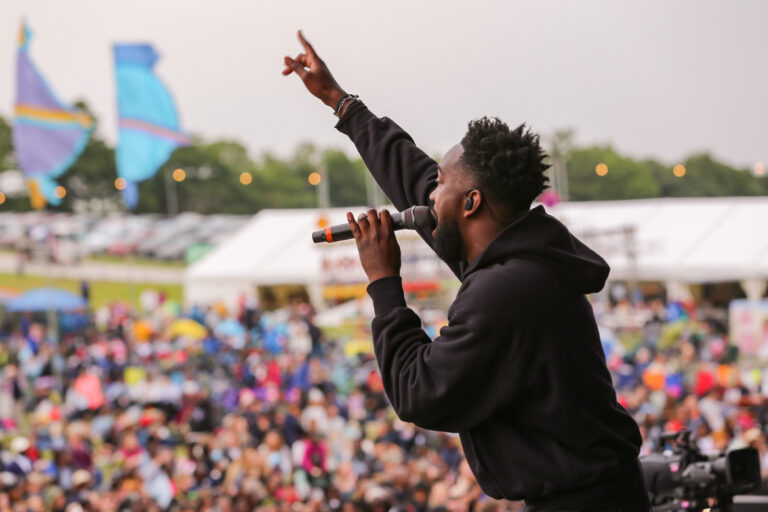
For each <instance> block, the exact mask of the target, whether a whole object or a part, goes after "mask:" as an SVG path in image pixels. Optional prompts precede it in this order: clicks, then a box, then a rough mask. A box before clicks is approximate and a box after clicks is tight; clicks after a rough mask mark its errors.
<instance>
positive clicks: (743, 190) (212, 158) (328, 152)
mask: <svg viewBox="0 0 768 512" xmlns="http://www.w3.org/2000/svg"><path fill="white" fill-rule="evenodd" d="M79 106H80V107H81V108H84V109H86V110H87V105H85V104H80V105H79ZM550 149H553V150H554V151H553V153H554V154H556V155H557V156H558V161H559V162H561V168H562V164H563V163H564V164H565V168H566V169H567V176H568V178H567V184H568V191H569V194H568V195H569V199H570V200H574V201H587V200H613V199H639V198H653V197H715V196H757V195H768V177H759V176H755V175H753V174H752V173H751V172H749V170H747V169H736V168H734V167H731V166H729V165H727V164H725V163H723V162H720V161H717V160H716V159H715V158H713V157H712V156H711V155H709V154H706V153H701V154H695V155H692V156H690V157H688V158H686V159H685V160H684V161H682V162H679V163H681V164H682V165H684V167H685V174H684V176H682V177H677V176H675V174H673V166H672V165H670V164H667V163H662V162H659V161H657V160H653V159H645V160H638V159H634V158H631V157H629V156H626V155H622V154H621V153H619V152H618V151H617V150H615V149H614V148H612V147H610V146H591V147H568V148H565V149H563V148H562V147H560V148H557V149H555V148H550ZM601 163H602V164H604V165H605V166H607V172H604V173H603V175H602V176H600V175H598V174H597V173H596V166H597V165H598V164H601ZM676 163H677V162H676ZM320 166H322V167H323V168H324V169H325V170H326V173H327V179H328V184H329V188H330V203H331V206H341V207H343V206H355V205H361V204H365V203H366V202H367V201H366V197H367V195H366V190H367V188H366V187H367V184H366V179H367V178H366V176H367V171H366V168H365V164H364V163H363V162H362V160H361V159H360V158H357V157H356V158H350V157H349V156H348V155H347V154H346V153H345V152H343V151H340V150H337V149H318V148H316V147H314V146H312V145H311V144H303V145H300V146H299V147H297V149H296V150H295V151H294V152H293V155H291V156H290V157H287V158H280V157H277V156H275V155H273V154H270V153H268V152H265V153H263V154H261V155H259V156H258V157H257V158H252V157H251V156H250V155H249V154H248V151H247V150H246V148H245V147H244V146H243V145H242V144H241V143H239V142H237V141H234V140H218V141H206V140H204V139H201V138H194V139H193V142H192V144H191V145H190V146H187V147H182V148H179V149H177V150H176V151H175V152H174V153H173V154H172V155H171V157H170V159H169V160H168V161H167V162H166V163H165V164H164V165H163V166H162V167H161V168H160V170H159V171H158V173H157V175H156V176H155V177H154V178H152V179H150V180H147V181H145V182H142V183H140V184H139V197H140V199H139V203H138V206H137V208H136V210H135V212H136V213H160V214H165V213H167V212H168V209H169V208H168V207H169V205H168V204H167V201H168V194H167V187H169V186H171V187H175V188H176V194H175V195H176V198H177V202H178V211H179V212H183V211H195V212H200V213H226V214H252V213H255V212H257V211H259V210H261V209H263V208H309V207H315V206H317V202H318V199H317V198H318V194H317V188H316V186H314V185H312V184H310V182H309V181H308V177H309V175H310V173H312V172H314V171H316V170H317V169H318V167H320ZM10 169H16V162H15V160H14V156H13V140H12V137H11V126H10V124H9V122H8V121H7V120H6V119H3V118H2V117H0V172H2V171H5V170H10ZM175 169H184V171H185V174H186V177H185V179H184V180H183V181H181V182H175V181H170V175H171V173H172V172H173V171H174V170H175ZM603 169H605V168H603ZM243 173H247V174H248V175H250V179H248V178H246V179H245V180H244V181H245V182H247V183H248V184H243V182H241V175H243ZM116 177H117V170H116V166H115V155H114V148H112V147H111V146H110V145H109V144H108V143H107V142H106V141H104V139H103V138H102V137H101V136H100V135H99V133H98V129H97V130H96V131H95V132H94V134H93V136H92V137H91V139H90V141H89V142H88V145H87V146H86V148H85V150H84V151H83V153H82V154H81V155H80V157H79V158H78V160H77V161H76V162H75V163H74V164H73V165H72V167H70V169H69V170H67V172H66V173H65V174H63V175H62V176H61V177H60V178H59V179H58V181H59V183H60V184H61V185H63V186H64V187H65V189H66V192H67V193H66V196H65V197H64V199H63V200H62V204H61V205H59V206H57V207H51V206H49V207H48V209H49V210H51V211H73V210H75V209H78V208H79V209H82V208H87V209H91V210H99V209H115V208H117V209H119V208H122V200H121V198H120V192H119V191H118V190H117V189H116V188H115V178H116ZM561 179H562V178H561ZM0 192H3V191H2V190H0ZM30 208H31V207H30V205H29V200H28V198H27V197H26V196H16V197H14V196H10V195H8V194H6V200H5V203H4V204H2V205H0V211H26V210H29V209H30Z"/></svg>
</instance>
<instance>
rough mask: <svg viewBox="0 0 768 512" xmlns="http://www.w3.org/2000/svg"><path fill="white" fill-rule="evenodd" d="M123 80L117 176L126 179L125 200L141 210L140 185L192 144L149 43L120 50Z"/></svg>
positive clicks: (117, 63)
mask: <svg viewBox="0 0 768 512" xmlns="http://www.w3.org/2000/svg"><path fill="white" fill-rule="evenodd" d="M114 54H115V72H116V76H117V107H118V127H119V131H118V143H117V149H116V150H115V159H116V161H117V174H118V176H119V177H120V178H123V179H124V180H125V183H124V185H125V186H124V188H123V201H124V202H125V204H126V206H127V207H128V208H131V209H132V208H135V207H136V204H137V203H138V200H139V193H138V186H137V183H139V182H141V181H144V180H147V179H149V178H151V177H152V176H154V175H155V173H156V172H157V170H158V169H159V168H160V166H161V165H163V164H164V163H165V162H166V160H168V157H169V156H171V153H173V151H174V150H175V149H176V148H177V147H179V146H185V145H187V144H189V138H188V137H187V136H186V135H185V134H183V133H182V132H181V130H180V127H179V117H178V114H177V112H176V107H175V105H174V104H173V98H171V94H170V93H169V92H168V89H167V88H166V87H165V85H163V83H162V82H161V81H160V80H159V79H158V78H157V77H156V76H155V74H154V73H153V71H152V69H153V67H154V65H155V63H156V62H157V60H158V54H157V52H155V49H154V48H153V47H152V46H151V45H148V44H130V45H123V44H116V45H115V46H114Z"/></svg>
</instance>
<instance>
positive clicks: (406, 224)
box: [312, 206, 437, 244]
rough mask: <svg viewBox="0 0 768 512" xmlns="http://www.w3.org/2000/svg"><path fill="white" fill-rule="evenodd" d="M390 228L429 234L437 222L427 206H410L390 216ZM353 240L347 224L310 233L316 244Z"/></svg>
mask: <svg viewBox="0 0 768 512" xmlns="http://www.w3.org/2000/svg"><path fill="white" fill-rule="evenodd" d="M392 226H393V227H394V228H395V231H397V230H399V229H422V230H426V232H427V233H431V232H432V230H433V229H435V226H437V220H436V219H435V214H434V213H433V212H432V209H431V208H430V207H429V206H411V207H410V208H408V209H407V210H403V211H402V212H397V213H393V214H392ZM350 238H354V235H353V234H352V230H351V229H349V223H344V224H337V225H335V226H328V227H327V228H325V229H320V230H317V231H315V232H313V233H312V241H313V242H315V243H316V244H319V243H321V242H340V241H342V240H349V239H350Z"/></svg>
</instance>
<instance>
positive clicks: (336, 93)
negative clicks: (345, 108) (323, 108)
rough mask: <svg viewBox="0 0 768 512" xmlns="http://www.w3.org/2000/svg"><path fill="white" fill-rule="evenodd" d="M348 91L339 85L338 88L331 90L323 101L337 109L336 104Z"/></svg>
mask: <svg viewBox="0 0 768 512" xmlns="http://www.w3.org/2000/svg"><path fill="white" fill-rule="evenodd" d="M346 94H347V93H346V92H345V91H344V89H342V88H341V87H338V88H336V89H333V90H331V91H330V92H329V93H328V94H327V95H326V97H325V98H324V99H323V103H325V104H326V105H328V106H329V107H331V108H333V109H335V108H336V105H338V103H339V100H341V98H343V97H344V96H345V95H346Z"/></svg>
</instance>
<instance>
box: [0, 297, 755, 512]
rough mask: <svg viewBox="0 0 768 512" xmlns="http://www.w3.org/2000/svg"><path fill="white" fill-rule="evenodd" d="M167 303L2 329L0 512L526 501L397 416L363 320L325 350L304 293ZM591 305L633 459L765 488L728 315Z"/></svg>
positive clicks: (747, 381)
mask: <svg viewBox="0 0 768 512" xmlns="http://www.w3.org/2000/svg"><path fill="white" fill-rule="evenodd" d="M169 306H170V305H169V304H162V303H157V304H151V305H150V307H148V308H147V310H145V311H137V310H134V309H132V308H130V307H128V306H126V305H124V304H121V303H115V304H113V305H111V306H110V307H108V308H102V309H100V310H97V311H94V312H92V313H89V314H88V316H87V317H86V320H87V321H85V322H76V321H72V319H71V318H69V319H67V318H63V319H62V320H66V321H65V322H61V323H62V324H63V325H64V324H66V325H69V326H70V327H69V328H67V327H66V325H65V328H63V329H61V330H60V332H58V333H56V331H55V330H53V329H50V328H46V326H45V325H44V323H43V322H44V320H45V319H44V318H38V317H35V316H32V315H22V316H20V317H13V318H10V317H7V318H6V323H5V324H4V325H3V328H2V332H1V333H0V366H1V367H2V370H1V372H0V447H1V451H0V465H1V469H2V472H0V512H6V511H20V510H24V511H25V512H26V511H32V512H45V511H66V512H77V511H102V510H104V511H108V510H109V511H111V510H118V511H142V512H144V511H152V510H173V511H178V512H187V511H220V512H229V511H246V510H265V511H282V510H300V511H304V510H307V511H320V510H344V511H363V510H365V511H367V510H371V511H387V510H403V511H441V510H445V511H463V510H483V511H491V510H518V509H519V508H521V507H522V504H521V503H512V502H500V501H496V500H493V499H491V498H489V497H487V496H485V495H484V494H483V493H482V491H481V490H480V488H479V486H478V485H477V483H476V482H475V480H474V478H473V476H472V473H471V471H470V470H469V467H468V466H467V464H466V461H465V460H464V457H463V453H462V448H461V444H460V442H459V439H458V436H456V435H453V434H446V433H438V432H430V431H426V430H422V429H419V428H417V427H415V426H414V425H412V424H408V423H404V422H402V421H400V420H399V419H398V418H397V417H396V415H395V414H394V412H393V411H392V409H391V407H390V406H389V404H388V401H387V398H386V395H385V394H384V392H383V388H382V382H381V376H380V375H379V372H378V369H377V366H376V362H375V359H374V356H373V353H372V346H371V342H370V337H369V334H367V335H366V333H365V332H363V331H364V329H365V325H366V324H365V323H364V322H362V323H361V326H360V327H358V328H357V330H356V332H355V335H354V336H353V338H356V339H352V340H347V339H344V338H343V337H340V338H339V339H331V338H330V337H328V336H326V335H324V333H323V331H321V330H320V329H319V328H317V327H316V326H315V325H314V323H313V318H314V311H313V308H312V307H311V306H310V305H309V304H307V303H306V302H302V301H298V300H296V301H293V302H291V304H290V305H289V306H286V307H285V308H283V309H279V310H275V311H269V312H266V311H260V310H259V309H258V307H256V305H255V304H253V303H252V302H249V301H242V302H241V304H240V306H239V307H238V308H237V309H236V310H233V309H230V310H227V309H226V308H225V307H224V306H222V305H216V306H213V307H210V308H207V309H202V308H197V307H196V308H192V309H191V310H189V311H180V310H179V309H178V308H175V307H169ZM594 306H595V311H596V317H597V319H598V322H599V323H600V325H601V334H602V338H603V345H604V350H605V353H606V358H607V361H608V366H609V369H610V370H611V372H612V374H613V377H614V383H615V387H616V390H617V396H618V399H619V401H620V403H621V404H622V405H624V407H626V408H627V409H628V410H629V411H630V412H631V413H632V415H633V416H634V417H635V419H636V420H637V421H638V423H639V425H640V427H641V431H642V434H643V436H644V444H643V448H642V451H643V454H647V453H650V452H652V451H657V450H659V449H660V448H661V447H662V443H661V440H660V437H661V433H662V432H665V431H679V430H682V429H688V430H690V431H692V432H693V436H694V438H695V439H696V442H697V443H698V445H699V447H700V448H701V449H702V450H703V451H713V450H724V449H729V448H735V447H744V446H752V447H755V448H757V449H758V450H759V452H760V456H761V464H762V469H763V476H764V477H768V449H767V448H766V430H765V427H766V419H767V418H768V414H766V408H765V405H764V401H765V397H766V395H768V372H766V371H763V370H761V369H760V368H759V367H758V366H754V367H752V366H749V365H748V364H746V363H745V362H744V361H742V360H740V359H739V358H738V354H737V352H736V351H734V350H733V349H732V347H731V345H730V344H729V340H728V337H727V330H726V329H725V326H724V324H723V322H722V321H719V320H717V319H716V318H714V317H712V316H710V315H707V314H701V312H700V310H698V309H697V308H696V307H694V306H692V305H690V304H683V305H680V304H677V303H673V304H665V303H663V302H661V301H658V300H657V301H651V302H648V303H642V302H640V303H635V304H634V305H630V304H629V303H628V302H627V301H618V303H614V302H610V301H607V300H595V301H594ZM440 323H441V322H440V321H438V322H437V323H436V324H435V325H429V326H425V328H426V329H427V330H428V332H430V333H432V334H436V333H437V332H438V331H439V327H440ZM361 334H362V336H361ZM361 337H362V339H360V338H361Z"/></svg>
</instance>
